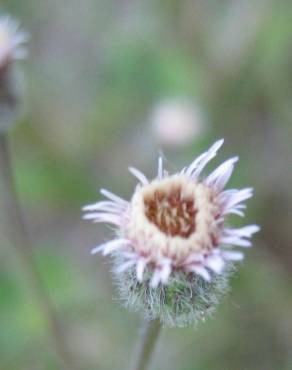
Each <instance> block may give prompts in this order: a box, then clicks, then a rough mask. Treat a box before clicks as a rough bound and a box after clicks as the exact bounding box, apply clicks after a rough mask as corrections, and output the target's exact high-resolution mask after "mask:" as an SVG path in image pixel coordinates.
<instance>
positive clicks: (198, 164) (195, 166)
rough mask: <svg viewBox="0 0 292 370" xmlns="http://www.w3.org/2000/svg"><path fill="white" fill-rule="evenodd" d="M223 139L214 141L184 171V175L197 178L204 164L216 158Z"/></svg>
mask: <svg viewBox="0 0 292 370" xmlns="http://www.w3.org/2000/svg"><path fill="white" fill-rule="evenodd" d="M223 143H224V139H221V140H218V141H216V142H215V143H214V144H213V145H212V146H211V147H210V148H209V149H208V150H207V151H206V152H204V153H203V154H201V155H200V156H199V157H198V158H196V159H195V160H194V161H193V162H192V163H191V164H190V166H189V167H188V168H187V169H186V171H185V173H186V175H188V176H191V177H192V178H195V177H197V176H199V174H200V173H201V171H202V170H203V169H204V167H205V166H206V164H207V163H208V162H209V161H210V160H211V159H212V158H214V157H215V156H216V154H217V151H218V149H219V148H220V147H221V146H222V145H223Z"/></svg>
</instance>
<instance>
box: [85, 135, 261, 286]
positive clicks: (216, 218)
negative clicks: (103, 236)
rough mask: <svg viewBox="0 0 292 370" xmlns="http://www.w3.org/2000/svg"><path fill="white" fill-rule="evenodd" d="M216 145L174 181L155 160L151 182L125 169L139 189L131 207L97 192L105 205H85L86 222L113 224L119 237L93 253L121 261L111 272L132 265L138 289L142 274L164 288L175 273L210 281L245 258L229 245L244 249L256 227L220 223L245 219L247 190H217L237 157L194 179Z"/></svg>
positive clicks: (177, 175)
mask: <svg viewBox="0 0 292 370" xmlns="http://www.w3.org/2000/svg"><path fill="white" fill-rule="evenodd" d="M222 144H223V140H219V141H217V142H216V143H215V144H214V145H212V146H211V147H210V148H209V149H208V150H207V151H206V152H204V153H203V154H201V155H200V156H199V157H197V158H196V159H195V160H194V161H193V162H192V163H191V164H190V165H189V166H187V167H185V168H184V169H183V170H182V171H181V172H179V173H176V174H173V175H169V174H168V172H167V171H166V170H165V169H164V168H163V163H162V158H159V161H158V173H157V176H156V177H155V179H154V180H152V181H150V180H148V179H147V178H146V176H145V175H144V174H143V173H142V172H140V171H138V170H137V169H135V168H132V167H131V168H130V169H129V170H130V172H131V173H132V174H133V175H134V176H135V177H137V179H138V180H139V184H138V185H137V187H136V189H135V192H134V194H133V196H132V198H131V200H130V201H129V202H128V201H126V200H123V199H121V198H120V197H118V196H116V195H114V194H112V193H110V192H109V191H107V190H101V193H102V194H103V195H104V196H105V197H107V198H108V199H109V200H106V201H100V202H98V203H95V204H92V205H88V206H86V207H84V211H85V212H86V214H85V216H84V218H85V219H89V220H93V222H106V223H111V224H114V225H115V226H116V227H117V234H118V236H117V237H116V238H115V239H113V240H111V241H108V242H106V243H105V244H102V245H100V246H98V247H96V248H94V249H93V251H92V253H96V252H102V253H103V254H104V255H108V254H115V255H120V256H122V258H121V261H122V262H121V263H120V265H118V266H117V272H118V273H121V272H123V271H125V270H128V269H131V268H134V267H135V272H136V280H137V281H138V282H140V283H142V282H143V277H144V273H145V271H146V270H147V275H148V276H150V285H151V286H152V287H157V286H158V285H159V284H162V285H164V284H167V282H168V279H169V278H170V276H171V275H172V274H174V273H175V272H177V271H180V272H182V273H183V274H185V275H186V276H189V274H191V275H192V274H193V275H195V276H200V277H201V278H203V279H204V280H205V281H207V282H210V281H212V279H213V277H214V276H215V275H216V274H221V273H222V272H223V271H224V268H225V265H226V262H227V261H230V260H232V261H237V260H241V259H242V258H243V254H242V253H241V252H239V251H233V250H232V249H231V247H230V246H231V245H235V246H241V247H250V246H251V242H250V241H249V238H250V237H251V236H252V234H254V233H255V232H257V231H258V230H259V227H258V226H256V225H248V226H244V227H241V228H230V227H227V226H226V225H225V219H226V217H227V216H228V215H229V214H235V215H238V216H241V217H243V216H244V213H243V210H244V208H245V205H243V204H242V202H243V201H245V200H246V199H248V198H250V197H251V196H252V189H251V188H245V189H241V190H237V189H229V190H223V188H224V187H225V185H226V183H227V182H228V180H229V178H230V176H231V174H232V172H233V168H234V164H235V163H236V162H237V160H238V157H234V158H231V159H228V160H226V161H225V162H223V163H222V164H221V165H220V166H219V167H217V168H216V169H215V170H214V171H213V172H212V173H211V174H210V175H208V176H207V177H205V178H204V179H200V175H201V173H202V171H203V169H204V168H205V166H206V164H207V163H208V162H209V161H210V160H211V159H212V158H214V157H215V156H216V154H217V150H218V149H219V148H220V147H221V146H222ZM147 284H148V283H147Z"/></svg>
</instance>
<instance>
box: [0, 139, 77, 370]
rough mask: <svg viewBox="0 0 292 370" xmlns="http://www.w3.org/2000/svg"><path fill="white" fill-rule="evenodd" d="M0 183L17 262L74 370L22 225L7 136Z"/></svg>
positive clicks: (0, 151) (0, 148)
mask: <svg viewBox="0 0 292 370" xmlns="http://www.w3.org/2000/svg"><path fill="white" fill-rule="evenodd" d="M0 180H1V184H0V185H1V193H2V196H1V198H2V199H3V202H4V210H5V215H6V216H7V221H8V225H9V227H8V232H9V234H10V239H11V241H12V243H13V244H14V246H15V247H16V252H17V253H18V256H19V259H20V261H21V263H22V265H23V268H24V270H26V273H27V276H28V278H29V280H30V283H31V287H32V290H33V292H34V294H35V296H36V299H37V300H38V303H39V307H40V309H41V311H42V313H43V315H44V317H45V319H46V321H47V325H48V328H49V329H50V332H51V339H52V341H53V343H54V345H55V348H56V351H57V353H58V355H59V357H60V359H61V361H62V363H63V367H64V369H66V370H72V369H75V364H74V361H73V360H72V358H71V353H70V351H69V350H68V347H67V343H66V340H65V335H64V332H63V329H62V327H61V324H60V322H59V319H58V316H57V313H56V311H55V309H54V307H53V304H52V302H51V299H50V296H49V294H48V292H47V289H46V287H45V286H44V283H43V279H42V276H41V274H40V272H39V269H38V267H37V265H36V262H35V259H34V255H33V250H32V247H31V243H30V240H29V239H30V238H29V235H28V232H27V229H26V226H25V222H24V217H23V214H22V209H21V206H20V202H19V200H18V194H17V191H16V186H15V183H14V177H13V170H12V161H11V156H10V150H9V142H8V137H7V135H6V134H5V133H2V134H0Z"/></svg>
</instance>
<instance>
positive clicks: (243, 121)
mask: <svg viewBox="0 0 292 370" xmlns="http://www.w3.org/2000/svg"><path fill="white" fill-rule="evenodd" d="M2 10H3V12H8V13H12V14H13V15H14V16H16V17H18V18H19V19H20V20H21V23H22V25H23V27H24V28H26V29H28V30H29V31H30V32H31V41H30V59H28V60H27V61H26V62H25V63H23V65H22V66H21V67H22V69H23V71H24V73H25V76H26V86H27V96H26V101H25V104H26V110H25V114H24V116H23V118H22V119H21V122H19V125H18V127H17V128H16V130H15V131H14V132H13V135H12V141H13V154H14V163H15V175H16V180H17V186H18V189H19V193H20V196H21V199H22V204H23V206H24V209H25V214H26V218H27V222H28V224H29V227H30V230H31V234H32V239H33V244H34V250H35V256H36V260H37V262H38V266H39V268H40V271H41V273H42V276H43V278H44V281H45V284H46V286H47V288H48V291H49V292H50V295H51V296H52V298H53V300H54V303H55V305H56V308H57V309H58V311H59V312H60V315H61V317H62V320H63V321H64V327H65V328H66V331H67V336H68V339H69V341H70V345H71V347H72V349H73V350H74V353H75V355H76V356H78V357H79V359H80V362H81V363H82V368H83V369H96V368H98V369H122V368H126V367H127V364H128V360H129V353H130V351H131V349H132V347H133V345H134V343H135V341H136V338H137V334H138V325H139V317H136V316H135V315H131V314H129V313H128V312H126V311H125V310H123V309H121V307H120V306H119V302H117V301H116V300H115V299H112V297H114V296H115V294H114V287H113V285H112V282H111V276H110V272H109V271H110V265H109V263H108V260H105V259H103V258H101V257H99V258H98V257H97V258H94V257H90V256H89V251H90V248H91V246H94V245H96V244H97V243H99V242H101V241H102V240H104V239H105V238H106V232H105V231H104V228H102V227H99V226H96V227H95V226H92V225H87V224H86V223H84V222H82V221H81V220H80V217H81V216H80V208H81V206H82V205H83V204H85V203H87V202H91V201H94V200H95V199H96V200H97V199H99V194H98V189H99V188H100V187H101V186H106V187H108V188H109V189H110V190H113V191H117V192H118V193H121V194H122V195H123V196H129V195H130V194H131V189H132V188H133V186H134V182H133V180H132V179H131V178H130V177H129V176H128V174H127V173H126V168H127V167H128V165H136V166H140V167H141V168H142V169H143V170H145V172H146V173H149V174H151V173H154V165H155V166H156V157H157V153H158V151H159V150H160V149H163V150H164V153H165V156H166V157H167V158H168V166H169V167H170V169H173V168H177V167H179V166H181V165H183V164H184V163H188V162H189V161H190V160H191V159H192V158H193V157H194V156H195V155H196V154H197V153H199V152H200V151H201V149H202V148H204V147H205V146H208V145H209V144H210V143H211V142H213V141H214V139H216V138H218V137H225V138H226V145H225V148H224V149H223V150H222V152H221V153H220V155H219V157H218V160H216V161H217V163H219V162H220V160H221V159H222V158H226V157H227V156H228V155H233V154H235V153H239V155H240V159H241V160H240V162H239V164H238V171H237V172H236V173H235V175H234V177H233V179H232V182H231V186H235V187H237V186H246V185H249V184H252V185H253V186H254V187H255V190H256V196H255V198H254V199H253V200H251V201H250V204H249V212H248V215H247V219H248V220H249V221H251V222H256V223H258V224H260V225H262V232H261V233H260V235H259V237H258V238H257V243H256V247H255V248H254V249H253V250H249V251H248V252H247V255H248V257H247V259H246V261H245V263H244V266H243V267H242V268H241V269H240V271H239V273H238V274H237V275H236V277H235V278H234V279H233V280H232V282H233V284H232V285H233V287H232V292H231V294H230V295H229V296H228V297H227V298H226V299H225V300H224V301H223V302H222V304H221V306H220V309H219V311H218V312H217V313H216V314H215V316H214V319H212V320H209V321H207V322H206V323H204V324H202V325H200V327H199V328H198V329H197V330H193V329H191V328H189V329H166V330H165V332H164V334H163V335H162V337H161V341H160V344H159V348H158V351H157V356H156V358H155V360H154V363H153V369H157V370H159V369H161V370H162V369H169V370H172V369H173V370H178V369H179V370H192V369H200V370H213V369H216V370H226V369H237V370H241V369H242V370H254V369H256V370H275V369H285V370H292V355H291V345H292V336H291V333H292V320H291V319H290V317H291V314H290V313H291V308H292V294H291V282H292V279H291V275H292V268H291V266H292V250H291V219H292V196H291V189H290V187H291V181H292V161H291V158H292V146H291V138H292V109H291V101H292V73H291V71H292V38H291V34H292V23H291V19H292V4H291V1H276V0H256V1H254V2H246V1H243V0H225V1H220V2H216V1H211V0H208V1H203V0H198V1H190V0H183V1H178V0H169V1H157V2H154V1H149V2H147V1H142V0H140V1H137V2H134V1H131V0H123V1H120V2H113V1H105V0H98V1H95V0H84V1H83V2H80V1H77V0H71V1H68V0H59V1H54V0H52V1H49V2H39V1H36V0H26V1H22V2H20V1H16V0H12V1H9V2H8V1H6V2H5V1H4V2H3V5H2ZM172 96H174V97H176V96H178V97H180V96H183V97H189V98H191V99H193V101H194V102H195V103H196V104H199V105H200V107H201V108H202V110H203V111H204V116H205V118H206V120H205V123H204V124H205V125H206V130H204V132H203V131H202V133H199V134H198V136H197V137H196V138H195V139H194V142H193V143H192V144H190V145H188V146H186V147H185V148H183V149H180V150H177V149H171V148H170V149H166V148H160V147H159V146H158V145H157V142H156V141H155V138H153V135H152V132H151V122H150V116H151V111H152V109H153V107H154V106H155V104H156V103H158V102H159V101H160V100H161V99H164V98H167V97H172ZM154 161H155V162H154ZM216 161H214V164H215V163H216ZM2 213H3V212H2ZM1 216H5V215H3V214H1ZM0 253H1V260H0V261H1V262H0V264H1V267H0V326H1V332H0V369H1V370H2V369H3V370H7V369H11V370H14V369H15V370H18V369H19V370H32V369H38V370H43V369H44V370H55V369H59V362H58V361H57V355H56V353H55V352H54V347H53V346H52V344H51V343H50V340H49V338H48V335H47V328H46V323H45V322H44V317H43V315H42V312H40V310H39V307H38V305H37V303H36V300H35V298H34V296H33V294H32V292H31V291H30V284H29V281H28V280H27V278H26V275H25V273H24V271H22V269H21V266H20V264H19V261H18V260H17V257H16V255H15V251H14V249H13V247H12V246H11V245H10V244H9V243H8V242H7V241H6V240H5V239H2V238H1V250H0Z"/></svg>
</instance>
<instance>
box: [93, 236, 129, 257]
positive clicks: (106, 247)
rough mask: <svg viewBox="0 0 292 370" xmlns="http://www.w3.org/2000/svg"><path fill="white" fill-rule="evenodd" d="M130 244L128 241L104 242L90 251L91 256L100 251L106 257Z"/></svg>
mask: <svg viewBox="0 0 292 370" xmlns="http://www.w3.org/2000/svg"><path fill="white" fill-rule="evenodd" d="M130 244H131V242H130V241H129V240H128V239H115V240H111V241H109V242H106V243H104V244H102V245H100V246H98V247H96V248H94V249H92V251H91V254H95V253H97V252H100V251H102V252H103V255H104V256H106V255H108V254H110V253H112V252H114V251H116V250H118V249H121V248H124V247H125V246H127V245H130Z"/></svg>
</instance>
